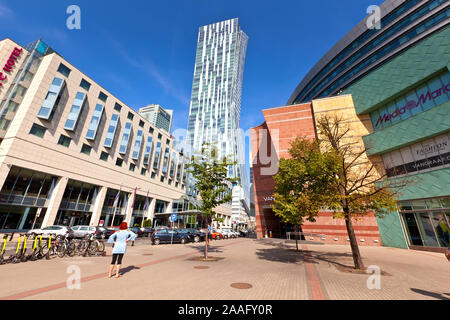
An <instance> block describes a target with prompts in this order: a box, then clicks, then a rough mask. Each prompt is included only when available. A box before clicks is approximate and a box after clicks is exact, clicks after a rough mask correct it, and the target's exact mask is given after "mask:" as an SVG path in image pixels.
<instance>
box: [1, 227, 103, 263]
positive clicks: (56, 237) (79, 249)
mask: <svg viewBox="0 0 450 320" xmlns="http://www.w3.org/2000/svg"><path fill="white" fill-rule="evenodd" d="M14 236H15V234H14V233H12V234H5V235H4V236H3V244H2V250H1V252H0V264H5V263H19V262H27V261H36V260H40V259H47V260H48V259H51V258H52V257H59V258H63V257H64V256H69V257H73V256H75V255H79V256H92V255H105V245H104V243H103V241H101V240H99V239H97V238H96V237H95V236H94V235H90V236H89V237H86V238H84V239H75V238H71V237H70V236H69V235H68V234H65V235H61V234H56V233H46V234H40V235H36V234H20V235H19V237H18V238H17V244H16V245H15V247H16V249H15V252H14V253H13V254H10V255H9V256H5V254H6V251H7V250H6V248H7V245H8V242H12V241H13V240H14Z"/></svg>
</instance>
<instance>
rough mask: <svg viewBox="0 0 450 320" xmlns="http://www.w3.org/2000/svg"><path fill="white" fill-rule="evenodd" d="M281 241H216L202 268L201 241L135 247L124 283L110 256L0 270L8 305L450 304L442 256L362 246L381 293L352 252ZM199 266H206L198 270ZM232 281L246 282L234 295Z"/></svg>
mask: <svg viewBox="0 0 450 320" xmlns="http://www.w3.org/2000/svg"><path fill="white" fill-rule="evenodd" d="M299 249H300V251H299V252H296V251H295V244H292V243H286V242H285V241H284V240H277V239H264V240H255V239H246V238H238V239H228V240H218V241H213V242H212V246H211V248H210V255H211V256H213V257H217V258H223V259H220V260H218V261H215V262H212V261H208V262H203V261H198V260H197V261H195V259H193V258H197V257H200V256H201V254H202V253H203V250H204V245H203V243H199V244H186V245H182V244H174V245H159V246H152V245H150V244H149V243H148V242H146V241H142V242H139V241H138V242H136V245H135V246H133V247H131V246H130V247H129V248H128V251H127V253H126V255H125V257H124V261H123V268H122V272H123V275H122V277H120V278H119V279H115V278H112V279H108V278H107V277H106V272H107V269H108V265H109V263H110V259H111V248H110V247H107V253H108V255H107V256H106V257H85V258H83V257H73V258H62V259H60V258H55V259H51V260H40V261H36V262H26V263H19V264H6V265H1V266H0V283H1V286H0V297H1V298H2V299H194V300H197V299H201V300H210V299H213V300H222V299H224V300H228V299H233V300H246V299H251V300H254V299H256V300H260V299H274V300H277V299H300V300H301V299H450V281H448V280H449V271H450V263H449V262H448V261H447V260H446V259H445V257H444V255H443V254H438V253H431V252H421V251H412V250H404V249H395V248H386V247H361V248H360V250H361V253H362V255H363V259H364V263H365V265H366V266H369V265H377V266H379V267H380V268H381V270H382V271H383V272H386V273H388V275H382V276H381V289H379V290H377V289H372V290H370V289H368V288H367V285H366V283H367V279H368V278H369V277H370V275H369V274H350V273H345V272H342V271H339V270H338V269H337V268H336V266H339V265H341V266H351V265H352V261H353V260H352V257H351V252H350V247H349V246H344V245H324V244H315V243H309V242H307V243H302V244H301V245H300V246H299ZM73 266H78V267H79V268H80V270H81V283H80V289H69V288H68V287H67V286H66V281H67V279H68V277H69V276H70V274H69V273H67V272H68V270H69V271H70V270H73V269H72V268H73ZM198 266H203V267H205V266H206V267H208V268H206V269H205V268H202V269H199V268H195V267H198ZM233 283H248V284H250V285H251V288H249V289H236V288H234V287H231V284H233Z"/></svg>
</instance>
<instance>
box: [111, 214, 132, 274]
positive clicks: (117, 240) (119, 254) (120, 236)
mask: <svg viewBox="0 0 450 320" xmlns="http://www.w3.org/2000/svg"><path fill="white" fill-rule="evenodd" d="M134 239H136V234H135V233H134V232H131V231H130V230H128V225H127V223H126V222H122V223H121V224H120V226H119V231H118V232H116V233H114V234H113V235H111V236H110V237H109V239H108V243H113V250H112V261H111V265H110V266H109V273H108V278H111V277H112V273H113V270H114V266H115V265H117V269H116V278H119V277H120V273H119V272H120V267H121V265H122V258H123V255H124V254H125V252H126V251H127V243H128V241H134Z"/></svg>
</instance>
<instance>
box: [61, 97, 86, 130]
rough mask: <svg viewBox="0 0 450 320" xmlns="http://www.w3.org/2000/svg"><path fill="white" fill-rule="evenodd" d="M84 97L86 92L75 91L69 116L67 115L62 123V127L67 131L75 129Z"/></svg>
mask: <svg viewBox="0 0 450 320" xmlns="http://www.w3.org/2000/svg"><path fill="white" fill-rule="evenodd" d="M85 99H86V93H84V92H77V95H76V96H75V100H74V101H73V105H72V108H70V112H69V116H68V117H67V120H66V123H65V124H64V129H66V130H69V131H74V130H75V128H76V126H77V123H78V118H79V117H80V113H81V110H82V109H83V104H84V101H85Z"/></svg>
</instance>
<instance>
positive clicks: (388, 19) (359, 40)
mask: <svg viewBox="0 0 450 320" xmlns="http://www.w3.org/2000/svg"><path fill="white" fill-rule="evenodd" d="M420 1H421V0H410V1H407V2H405V3H404V4H403V5H402V6H400V7H398V8H397V9H396V10H395V11H393V12H391V13H390V14H389V15H387V16H385V17H383V18H382V19H381V24H382V25H386V24H388V23H390V22H391V21H393V20H395V19H396V18H397V17H398V16H400V15H401V14H403V13H404V12H406V11H407V10H409V9H410V8H412V7H413V6H415V5H416V4H417V3H419V2H420ZM443 2H445V0H436V1H433V2H432V3H430V4H428V5H426V6H424V7H421V8H420V9H419V11H420V15H417V13H418V12H419V11H416V12H415V14H414V19H418V18H419V16H423V15H424V14H426V13H427V12H429V11H431V10H432V9H434V8H435V7H437V6H438V5H440V4H441V3H443ZM411 17H412V16H411V15H410V16H408V17H407V18H406V20H408V22H407V23H405V19H403V20H402V21H400V22H399V23H398V24H396V25H394V26H393V28H396V30H397V32H398V31H399V28H398V25H399V24H401V25H402V27H407V26H408V25H409V24H411V22H413V21H414V20H412V19H411ZM389 30H392V28H391V29H389ZM377 31H378V29H376V28H372V29H369V30H367V31H366V32H365V33H364V34H362V35H361V36H360V37H359V38H357V39H356V40H355V41H353V42H352V43H351V44H350V45H349V46H347V47H346V48H345V49H344V50H343V51H341V52H340V53H339V54H338V55H337V56H336V57H335V58H333V59H332V60H331V61H330V62H329V63H328V64H327V65H326V66H325V67H324V68H323V69H322V70H321V71H320V72H319V73H318V74H317V75H316V76H314V78H313V79H311V80H310V82H309V83H308V85H306V86H305V88H303V90H302V91H301V92H300V93H299V95H298V96H297V98H296V99H295V103H299V102H301V101H309V99H311V97H312V96H313V95H311V93H310V94H309V95H308V96H307V97H304V94H305V93H306V92H307V91H309V90H310V89H311V88H312V87H313V86H314V85H315V84H316V83H317V82H318V81H319V80H320V78H321V77H322V76H323V75H325V74H326V73H327V72H328V71H329V70H331V69H332V68H333V67H334V66H335V65H336V64H338V63H339V62H341V61H343V60H344V58H346V57H347V56H348V55H349V54H350V53H351V52H352V51H354V50H355V49H356V48H358V47H359V46H360V45H362V44H363V43H364V42H365V41H366V40H367V39H369V38H370V37H371V36H372V35H374V34H375V33H376V32H377ZM383 31H384V30H383ZM388 32H389V31H388ZM390 35H391V34H390ZM382 36H383V35H382ZM385 38H386V37H385ZM375 42H376V44H379V42H381V41H380V40H378V39H377V40H375ZM369 45H370V43H369ZM357 53H358V52H357ZM333 74H334V73H333ZM335 75H336V74H334V76H335ZM334 76H332V75H330V76H329V77H327V78H326V79H324V80H323V81H326V82H329V80H330V79H329V78H333V77H334ZM320 84H322V81H321V82H320ZM315 92H317V90H314V93H315Z"/></svg>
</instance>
